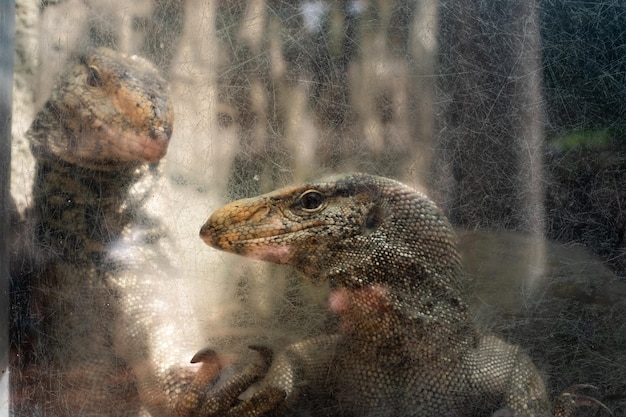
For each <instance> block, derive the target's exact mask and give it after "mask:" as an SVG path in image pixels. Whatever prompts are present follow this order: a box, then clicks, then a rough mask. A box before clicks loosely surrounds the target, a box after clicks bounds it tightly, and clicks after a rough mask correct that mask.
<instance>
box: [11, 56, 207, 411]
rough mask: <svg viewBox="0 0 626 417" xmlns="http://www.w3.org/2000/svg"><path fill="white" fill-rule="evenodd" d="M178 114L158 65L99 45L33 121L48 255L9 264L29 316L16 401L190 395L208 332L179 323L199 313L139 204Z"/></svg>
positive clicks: (38, 231)
mask: <svg viewBox="0 0 626 417" xmlns="http://www.w3.org/2000/svg"><path fill="white" fill-rule="evenodd" d="M172 123H173V111H172V105H171V103H170V100H169V95H168V87H167V83H166V82H165V80H164V79H163V78H162V77H161V76H160V75H159V74H158V72H157V70H156V69H155V67H154V66H153V65H152V64H150V63H149V62H147V61H146V60H144V59H142V58H139V57H134V56H127V55H124V54H122V53H118V52H115V51H112V50H109V49H102V48H101V49H97V50H93V51H90V52H88V53H86V54H84V55H81V56H80V57H79V58H78V59H77V60H75V61H74V62H71V63H70V65H69V66H68V68H67V69H66V71H65V72H64V74H63V76H62V77H61V79H60V81H59V82H58V84H57V85H56V86H55V88H54V90H53V92H52V95H51V97H50V98H49V100H48V102H47V103H46V104H45V106H44V107H43V109H42V110H41V111H40V112H39V113H38V115H37V116H36V119H35V121H34V122H33V124H32V125H31V128H30V130H29V132H28V135H29V138H30V140H31V149H32V152H33V154H34V156H35V158H36V162H37V172H36V178H35V186H34V189H33V206H32V207H31V208H30V209H29V211H28V212H27V221H28V223H30V224H31V227H32V242H31V243H30V244H29V245H28V247H32V248H35V249H36V250H37V251H38V252H39V254H40V256H37V257H33V259H37V260H38V261H37V263H36V264H34V265H19V260H15V263H17V264H18V267H19V268H13V270H16V269H18V270H21V272H20V273H19V274H18V275H21V276H15V277H14V279H16V280H21V283H20V285H16V286H15V287H17V288H26V287H28V288H30V297H28V300H29V301H28V303H29V304H30V305H28V306H26V308H24V310H26V311H27V312H28V314H29V317H22V318H21V319H22V320H27V321H29V322H30V323H32V325H31V326H30V327H31V328H30V331H29V332H28V334H27V335H25V336H23V343H22V344H21V346H20V347H19V349H20V350H18V356H17V359H18V360H17V361H14V363H13V372H12V387H13V396H12V399H13V411H14V413H15V414H16V415H45V416H137V415H139V414H140V412H141V411H140V409H141V408H142V407H143V408H145V409H146V410H148V411H149V412H150V413H151V414H152V415H153V416H172V415H180V416H184V415H187V414H188V413H189V410H188V408H189V407H187V406H186V403H185V401H184V400H181V399H180V398H181V396H182V395H184V393H185V392H186V389H187V387H188V386H189V383H190V382H191V380H192V379H193V378H194V377H195V376H196V373H197V370H198V369H199V368H200V365H199V364H198V365H192V364H190V363H189V360H190V359H191V357H192V355H193V354H194V352H195V351H197V350H198V348H199V347H201V346H202V343H203V340H202V338H201V337H199V334H198V333H197V332H195V330H194V328H193V323H194V322H193V321H192V320H189V323H188V324H187V326H186V328H185V329H184V330H185V332H180V333H176V331H177V326H176V322H175V319H182V318H183V317H193V312H190V311H187V310H186V309H185V305H184V303H183V302H181V300H178V299H176V295H175V293H174V292H173V291H172V290H171V288H170V286H171V283H172V279H173V277H176V269H175V265H174V264H173V262H172V261H171V257H172V255H173V254H174V253H175V250H176V249H175V247H173V245H172V244H171V242H170V239H168V237H167V231H166V230H164V229H163V228H162V226H161V225H160V223H159V222H158V220H156V219H154V218H152V217H150V215H149V214H148V213H146V212H145V211H144V210H143V209H142V206H143V203H144V202H145V200H146V199H147V197H148V196H150V195H151V194H152V193H153V192H157V191H158V190H159V188H158V186H159V185H161V184H159V175H158V174H159V171H158V169H157V163H158V161H159V160H160V159H161V158H162V157H163V156H164V155H165V154H166V152H167V147H168V144H169V138H170V135H171V133H172ZM153 187H154V188H153ZM21 299H22V300H23V299H24V297H22V298H21ZM185 314H186V315H187V316H185ZM182 335H184V336H185V337H183V336H182ZM192 336H194V337H196V339H194V338H193V337H192ZM198 342H199V343H198Z"/></svg>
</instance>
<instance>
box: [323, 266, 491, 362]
mask: <svg viewBox="0 0 626 417" xmlns="http://www.w3.org/2000/svg"><path fill="white" fill-rule="evenodd" d="M379 264H380V262H379ZM397 266H398V265H397ZM355 268H356V267H354V265H353V266H352V268H349V269H342V270H341V271H337V270H335V271H334V272H333V273H331V274H330V275H331V276H330V277H329V278H330V281H331V284H332V283H333V282H335V284H336V283H339V282H341V283H342V284H339V286H336V288H335V289H334V290H333V291H332V293H331V297H330V308H331V310H333V311H334V312H336V313H338V314H339V315H340V317H341V328H340V331H341V332H342V333H343V334H345V335H346V336H348V337H347V339H349V340H352V341H355V342H356V343H360V344H361V345H362V347H363V349H365V350H367V349H374V351H375V350H376V349H380V348H381V347H383V345H385V346H384V347H385V348H389V349H391V348H397V347H398V345H404V346H405V349H399V350H398V351H402V352H408V351H409V350H411V351H412V350H414V348H412V347H411V346H414V347H415V349H417V348H419V349H426V350H428V349H429V348H430V347H437V346H463V347H465V346H474V345H476V343H477V342H478V340H479V334H478V332H477V331H476V329H475V326H474V325H473V322H472V318H471V314H470V311H469V307H468V305H467V304H466V303H465V302H464V301H463V298H462V294H463V292H462V290H461V289H459V288H458V286H459V279H457V278H456V275H457V274H461V273H462V272H461V269H460V265H459V266H455V265H452V267H451V269H450V270H449V271H447V272H446V273H445V274H443V275H442V274H440V273H435V272H432V271H430V272H426V271H424V269H423V268H421V267H419V265H415V267H414V268H410V267H409V265H405V267H404V268H400V269H401V270H404V271H405V273H404V274H398V275H395V276H394V277H393V282H392V283H390V282H389V280H388V279H387V280H383V279H380V276H378V275H377V274H376V268H375V267H370V268H365V269H362V268H356V269H355ZM387 276H388V274H387ZM357 281H361V282H365V283H367V284H365V285H359V286H355V285H354V283H355V282H357ZM346 283H347V284H348V285H345V284H346ZM433 338H436V339H438V340H433ZM436 349H439V348H436ZM462 351H463V350H462V349H461V350H459V352H462ZM421 353H422V354H426V353H428V354H429V355H431V356H436V355H437V352H421Z"/></svg>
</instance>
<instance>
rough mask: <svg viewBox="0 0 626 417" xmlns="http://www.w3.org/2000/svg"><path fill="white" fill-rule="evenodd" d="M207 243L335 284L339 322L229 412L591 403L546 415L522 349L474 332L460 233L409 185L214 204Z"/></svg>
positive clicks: (303, 190)
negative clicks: (333, 330)
mask: <svg viewBox="0 0 626 417" xmlns="http://www.w3.org/2000/svg"><path fill="white" fill-rule="evenodd" d="M200 235H201V237H202V239H203V240H204V241H205V242H206V243H207V244H208V245H210V246H212V247H214V248H217V249H221V250H224V251H227V252H232V253H236V254H240V255H243V256H247V257H251V258H255V259H261V260H265V261H270V262H274V263H278V264H285V265H290V266H292V267H294V268H296V269H298V270H300V271H301V272H302V273H304V276H305V277H306V278H307V279H309V280H312V281H319V280H327V281H329V283H330V286H331V288H332V292H331V295H330V300H329V305H330V308H331V310H333V311H334V312H336V313H338V314H339V316H340V318H341V321H340V325H339V329H338V331H337V332H336V334H333V335H328V336H319V337H318V338H316V339H313V340H304V341H302V342H300V343H296V344H294V345H291V346H289V347H288V348H287V349H286V350H285V351H283V352H280V353H279V354H278V355H277V356H276V357H275V359H274V361H273V363H272V365H271V368H270V370H269V372H268V373H267V375H266V376H265V378H264V379H263V381H262V383H261V384H260V388H259V391H258V392H257V393H256V394H254V395H252V397H251V398H249V399H247V400H245V401H244V402H238V401H237V400H236V395H235V394H232V395H231V397H230V398H231V399H232V400H233V403H232V405H233V407H234V408H233V409H230V410H229V409H228V407H224V408H223V409H222V410H221V411H220V412H222V413H225V414H226V415H233V416H234V415H245V416H253V415H260V414H263V412H265V411H266V410H268V409H273V410H274V411H277V412H285V411H288V410H293V409H295V410H298V409H300V407H302V408H304V409H308V411H309V412H310V411H311V410H314V411H313V412H312V414H313V415H342V416H455V417H459V416H487V415H491V414H492V413H497V415H500V416H503V415H515V416H548V415H550V414H552V413H554V415H559V416H564V415H569V412H570V411H571V409H572V408H571V407H572V406H574V405H576V404H581V403H582V404H584V403H585V401H586V402H587V403H588V402H589V401H588V400H589V398H588V397H584V399H585V401H580V402H578V401H574V400H573V399H576V398H578V400H581V399H582V398H583V396H580V397H576V396H575V395H574V394H575V393H574V394H571V395H565V396H564V397H563V398H561V401H555V405H554V409H551V408H552V406H551V405H550V401H549V400H548V398H547V395H546V391H545V388H544V382H543V379H542V376H541V374H540V373H539V372H538V370H537V369H536V367H535V366H534V365H533V363H532V362H531V360H530V359H529V357H528V356H527V355H526V354H525V353H524V352H523V351H522V349H520V348H519V347H517V346H513V345H510V344H507V343H506V342H504V341H503V340H500V339H498V338H496V337H495V336H492V335H489V334H484V333H482V332H481V331H480V330H479V329H478V328H477V327H476V326H475V325H474V323H473V322H472V318H471V316H470V312H469V310H468V306H467V304H466V303H465V301H464V298H463V297H464V294H463V282H462V281H463V271H462V266H461V262H460V260H459V255H458V254H457V250H456V244H455V240H456V238H455V234H454V232H453V231H452V228H451V226H450V224H449V223H448V221H447V219H446V218H445V217H444V215H443V214H442V213H441V212H440V210H439V209H438V208H437V207H436V206H435V204H434V203H433V202H432V201H430V200H429V199H428V198H427V197H426V196H425V195H423V194H421V193H419V192H417V191H415V190H413V189H411V188H410V187H408V186H405V185H403V184H401V183H398V182H396V181H393V180H390V179H386V178H381V177H375V176H370V175H366V174H349V175H342V176H337V177H333V178H330V179H328V180H325V181H322V182H317V183H310V184H304V185H300V186H296V187H290V188H285V189H281V190H278V191H274V192H272V193H269V194H265V195H262V196H259V197H256V198H250V199H244V200H239V201H235V202H232V203H230V204H228V205H226V206H224V207H222V208H220V209H218V210H217V211H216V212H215V213H213V214H212V215H211V216H210V218H209V219H208V220H207V222H206V223H205V224H204V226H203V227H202V229H201V231H200ZM209 398H211V400H212V401H214V400H213V399H212V397H211V396H210V395H209ZM322 399H323V402H321V401H322ZM302 404H306V405H305V406H304V407H303V406H302ZM215 415H220V414H219V413H216V414H215ZM296 415H298V412H296Z"/></svg>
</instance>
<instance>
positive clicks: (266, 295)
mask: <svg viewBox="0 0 626 417" xmlns="http://www.w3.org/2000/svg"><path fill="white" fill-rule="evenodd" d="M624 16H626V3H624V2H623V1H620V0H606V1H595V2H582V1H574V0H534V1H524V2H519V1H515V0H495V1H490V0H472V1H463V2H461V1H452V0H439V1H437V0H415V1H405V0H397V1H391V0H390V1H386V0H379V1H375V0H369V1H368V0H354V1H338V0H337V1H330V0H329V1H321V0H319V1H295V0H294V1H272V0H265V1H254V2H247V1H217V0H215V1H206V0H203V1H200V0H185V1H183V0H180V1H179V0H137V1H134V2H126V1H122V0H56V1H52V0H51V1H34V0H31V1H29V0H18V1H17V2H16V21H15V26H16V32H15V54H14V80H13V81H14V89H13V124H12V148H11V157H12V161H11V184H10V185H11V193H12V195H13V197H14V198H15V200H16V203H17V206H18V210H19V211H20V212H22V211H23V210H24V209H25V208H26V207H27V206H28V205H29V203H30V190H31V184H32V176H33V160H32V156H31V155H30V150H29V148H28V145H27V143H26V140H25V138H24V133H25V131H26V130H27V129H28V126H29V124H30V123H31V121H32V119H33V117H34V114H35V113H36V111H37V110H38V109H39V108H40V106H41V105H42V104H43V103H44V102H45V100H46V98H47V97H48V95H49V93H50V90H51V88H52V86H53V83H54V81H55V79H56V78H57V76H58V74H59V72H60V71H61V70H62V69H63V66H64V64H65V62H66V60H67V59H68V57H69V56H70V55H71V54H73V53H76V52H78V51H81V50H84V49H85V48H88V47H92V46H100V45H104V46H108V47H111V48H113V49H117V50H120V51H123V52H127V53H132V54H138V55H142V56H145V57H147V58H148V59H150V60H152V61H153V62H155V63H156V64H157V65H158V67H159V68H160V69H161V71H162V73H163V74H164V75H165V76H166V77H167V79H168V80H169V82H170V88H171V94H172V97H173V101H174V105H175V112H176V120H175V127H174V134H173V138H172V142H171V145H170V150H169V153H168V156H167V157H166V160H165V161H164V163H163V164H162V167H163V175H164V176H165V178H166V180H167V187H164V188H163V189H162V190H159V193H158V194H157V195H155V196H153V201H151V202H150V207H151V208H152V211H153V212H154V214H155V215H156V216H158V217H159V218H161V220H162V221H163V222H164V223H165V224H167V226H168V227H169V229H170V230H171V233H172V236H173V237H175V239H176V241H177V244H178V246H179V253H178V254H177V257H178V258H179V259H180V260H181V262H180V263H181V266H180V267H181V276H182V277H183V279H182V281H181V282H178V283H177V285H176V286H175V290H176V291H180V292H181V294H182V296H183V297H185V298H186V299H188V300H189V302H190V303H193V304H194V305H195V306H196V311H197V314H196V316H195V317H193V318H192V319H193V320H197V321H198V322H199V323H200V325H201V326H202V328H203V329H204V331H205V332H206V340H207V343H208V344H217V345H226V346H229V345H230V344H243V343H247V342H248V341H250V340H256V339H257V338H259V337H263V338H266V339H270V340H269V342H271V343H272V344H274V345H284V344H286V343H289V342H290V341H293V340H297V339H298V338H302V337H306V336H308V335H312V334H316V333H318V332H320V331H323V330H324V329H325V328H326V326H330V325H332V324H331V323H332V322H333V318H332V317H329V316H328V315H327V313H326V308H325V295H324V294H325V289H324V287H314V286H311V285H307V284H303V283H301V282H300V280H299V279H298V277H297V276H296V275H295V274H294V273H292V272H290V271H287V270H285V269H283V268H278V267H272V266H268V265H265V264H262V263H258V262H252V261H247V260H244V259H242V258H237V257H235V256H229V255H225V254H221V253H217V251H214V250H212V249H210V248H208V247H207V246H205V245H204V244H203V243H202V241H201V240H200V239H199V238H198V231H199V229H200V226H201V225H202V224H203V222H204V221H205V219H206V218H207V217H208V216H209V214H210V213H211V212H212V211H213V210H214V209H215V208H217V207H219V206H220V205H222V204H224V203H225V202H227V201H229V200H232V199H235V198H241V197H247V196H253V195H257V194H259V193H263V192H267V191H270V190H272V189H274V188H277V187H279V186H283V185H287V184H290V183H294V182H300V181H303V180H309V179H314V178H318V177H322V176H325V175H328V174H331V173H335V172H345V171H363V172H368V173H372V174H378V175H384V176H389V177H393V178H396V179H398V180H401V181H403V182H406V183H408V184H411V185H413V186H415V187H418V188H420V189H422V190H424V191H425V192H426V193H427V194H429V195H430V196H431V197H432V198H433V199H434V200H435V201H436V202H437V203H438V204H439V205H440V206H441V207H442V209H443V210H444V211H445V213H446V214H447V215H448V217H449V218H450V220H451V221H452V223H453V225H454V226H455V227H457V228H458V230H459V236H460V249H461V251H462V254H463V257H464V260H465V265H466V267H467V272H468V276H467V282H468V300H470V301H471V302H472V305H473V307H474V309H475V315H476V320H477V321H478V322H479V323H480V324H481V325H482V326H483V327H485V328H486V329H488V330H490V331H494V332H496V333H498V334H499V335H501V336H502V337H505V338H507V339H508V340H511V341H512V342H514V343H518V344H520V345H522V346H523V347H524V348H525V349H527V350H529V352H530V353H531V355H532V356H533V358H534V359H535V361H536V362H537V364H538V366H539V367H540V368H541V369H542V370H543V371H544V372H545V374H546V375H547V377H548V381H549V385H550V389H551V391H552V393H559V392H561V391H563V389H565V388H567V387H568V386H570V385H572V384H576V383H590V384H593V385H596V386H597V387H598V388H599V394H598V395H599V396H600V397H601V398H602V400H603V401H604V402H605V403H607V405H609V406H611V407H612V408H613V409H614V411H615V414H616V415H621V416H624V415H626V351H625V349H626V321H625V320H624V317H626V138H625V137H624V136H625V135H626V20H625V19H624ZM188 319H190V318H186V320H188ZM181 325H184V323H181Z"/></svg>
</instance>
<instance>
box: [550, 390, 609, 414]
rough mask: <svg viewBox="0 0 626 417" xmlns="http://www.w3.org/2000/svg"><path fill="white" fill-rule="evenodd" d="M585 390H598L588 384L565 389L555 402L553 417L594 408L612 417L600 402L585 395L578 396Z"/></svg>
mask: <svg viewBox="0 0 626 417" xmlns="http://www.w3.org/2000/svg"><path fill="white" fill-rule="evenodd" d="M586 389H592V390H596V391H597V390H598V388H597V387H595V386H593V385H589V384H577V385H572V386H571V387H569V388H567V389H566V390H565V391H564V392H563V393H562V394H561V395H559V396H558V397H556V400H555V408H556V409H555V412H554V415H555V416H570V415H572V414H573V411H574V409H576V408H578V407H596V408H598V409H600V410H602V411H605V412H607V413H608V414H609V415H611V416H613V412H612V411H611V410H610V409H609V408H608V407H607V406H606V405H604V404H603V403H602V402H601V401H600V400H598V399H596V398H594V397H592V396H589V395H585V394H580V392H581V391H583V390H586Z"/></svg>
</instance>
